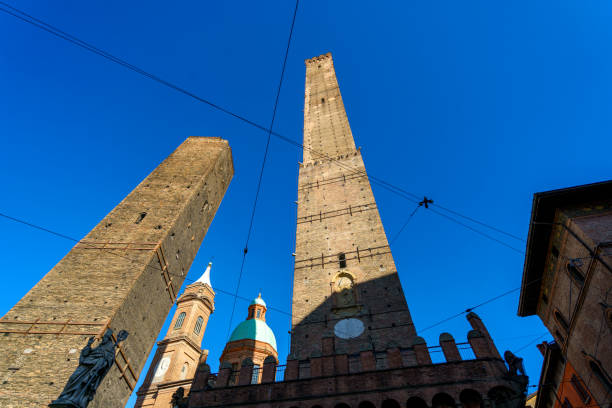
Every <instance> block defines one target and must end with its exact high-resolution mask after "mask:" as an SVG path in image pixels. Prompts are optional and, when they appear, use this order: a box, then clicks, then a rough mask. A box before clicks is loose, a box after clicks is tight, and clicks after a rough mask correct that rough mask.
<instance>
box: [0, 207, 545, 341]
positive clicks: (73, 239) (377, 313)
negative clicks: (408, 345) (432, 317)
mask: <svg viewBox="0 0 612 408" xmlns="http://www.w3.org/2000/svg"><path fill="white" fill-rule="evenodd" d="M0 217H4V218H6V219H8V220H11V221H13V222H17V223H20V224H23V225H26V226H29V227H31V228H35V229H38V230H40V231H44V232H47V233H49V234H53V235H55V236H58V237H60V238H63V239H67V240H70V241H73V242H81V241H80V240H78V239H76V238H73V237H71V236H68V235H66V234H62V233H59V232H56V231H53V230H51V229H48V228H45V227H42V226H39V225H36V224H33V223H31V222H28V221H25V220H22V219H19V218H16V217H12V216H9V215H7V214H4V213H0ZM83 244H84V245H88V244H86V243H83ZM101 250H102V251H104V252H107V253H109V254H111V255H114V256H117V257H120V258H124V259H127V260H129V261H136V260H135V259H133V258H130V257H128V256H125V255H121V254H117V253H115V252H112V251H111V250H109V249H105V248H103V249H101ZM147 267H149V268H153V269H155V270H158V271H162V269H161V268H156V267H155V266H152V265H149V264H147V265H145V268H147ZM167 273H168V274H170V275H173V276H178V277H181V278H184V280H185V281H189V282H192V283H194V282H196V281H195V280H193V279H189V278H187V277H185V276H184V275H178V274H175V273H172V272H170V271H167ZM540 280H541V278H538V279H535V280H533V281H531V282H528V283H527V284H526V286H529V285H532V284H534V283H536V282H539V281H540ZM520 288H521V287H518V288H514V289H511V290H509V291H506V292H503V293H501V294H500V295H497V296H494V297H492V298H489V299H487V300H485V301H484V302H481V303H479V304H478V305H476V306H473V307H471V308H468V309H466V310H464V311H462V312H459V313H456V314H454V315H452V316H449V317H447V318H445V319H442V320H440V321H438V322H436V323H434V324H431V325H429V326H427V327H425V328H424V329H421V330H419V333H422V332H424V331H427V330H429V329H432V328H434V327H436V326H439V325H441V324H443V323H446V322H447V321H450V320H452V319H455V318H457V317H459V316H461V315H463V314H467V313H469V312H471V311H473V310H474V309H476V308H479V307H481V306H483V305H485V304H488V303H491V302H493V301H495V300H497V299H500V298H502V297H504V296H507V295H509V294H510V293H513V292H516V291H517V290H519V289H520ZM215 291H218V292H221V293H224V294H227V295H229V296H233V297H234V304H235V299H236V298H240V299H243V300H246V301H249V300H250V299H248V298H246V297H243V296H239V295H238V290H236V291H235V292H229V291H226V290H223V289H219V288H215ZM267 308H268V309H270V310H275V311H277V312H279V313H282V314H285V315H287V316H290V317H297V318H304V317H307V316H308V315H305V316H294V315H293V314H292V313H290V312H287V311H285V310H282V309H278V308H275V307H271V306H268V307H267ZM400 312H405V310H403V309H402V310H390V311H384V312H374V313H370V314H371V315H380V314H388V313H400ZM325 322H326V320H311V321H308V322H302V323H300V324H302V325H309V324H318V323H325ZM401 326H414V324H413V323H404V324H396V325H395V326H389V327H378V328H373V329H372V330H382V329H388V328H391V327H401ZM519 350H520V349H519Z"/></svg>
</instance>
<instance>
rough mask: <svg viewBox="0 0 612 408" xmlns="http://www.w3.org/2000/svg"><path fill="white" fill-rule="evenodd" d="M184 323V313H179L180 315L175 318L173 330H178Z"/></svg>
mask: <svg viewBox="0 0 612 408" xmlns="http://www.w3.org/2000/svg"><path fill="white" fill-rule="evenodd" d="M184 321H185V312H181V314H180V315H178V317H177V318H176V323H174V330H176V329H180V328H181V327H182V326H183V322H184Z"/></svg>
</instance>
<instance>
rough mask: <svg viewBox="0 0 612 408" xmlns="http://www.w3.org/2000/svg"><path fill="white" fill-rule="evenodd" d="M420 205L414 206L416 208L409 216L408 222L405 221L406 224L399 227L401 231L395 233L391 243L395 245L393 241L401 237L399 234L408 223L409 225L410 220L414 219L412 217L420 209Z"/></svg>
mask: <svg viewBox="0 0 612 408" xmlns="http://www.w3.org/2000/svg"><path fill="white" fill-rule="evenodd" d="M419 207H420V205H417V206H416V207H414V210H413V211H412V212H411V213H410V215H409V216H408V219H407V220H406V222H405V223H404V225H402V228H400V229H399V231H397V234H395V236H394V237H393V239H392V240H391V245H393V243H394V242H395V241H396V240H397V239H398V238H399V236H400V235H401V234H402V231H403V230H404V228H406V225H408V223H409V222H410V220H411V219H412V217H414V214H416V212H417V211H418V210H419Z"/></svg>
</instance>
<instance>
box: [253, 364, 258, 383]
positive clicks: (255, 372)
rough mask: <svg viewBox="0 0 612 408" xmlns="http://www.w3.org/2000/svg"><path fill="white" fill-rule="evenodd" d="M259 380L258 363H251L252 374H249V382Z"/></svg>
mask: <svg viewBox="0 0 612 408" xmlns="http://www.w3.org/2000/svg"><path fill="white" fill-rule="evenodd" d="M258 382H259V364H253V374H252V375H251V384H257V383H258Z"/></svg>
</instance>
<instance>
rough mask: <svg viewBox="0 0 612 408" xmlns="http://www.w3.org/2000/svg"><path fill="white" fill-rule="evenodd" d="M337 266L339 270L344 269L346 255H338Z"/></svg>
mask: <svg viewBox="0 0 612 408" xmlns="http://www.w3.org/2000/svg"><path fill="white" fill-rule="evenodd" d="M338 264H339V266H340V267H341V268H346V255H345V254H344V252H340V253H339V254H338Z"/></svg>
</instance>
